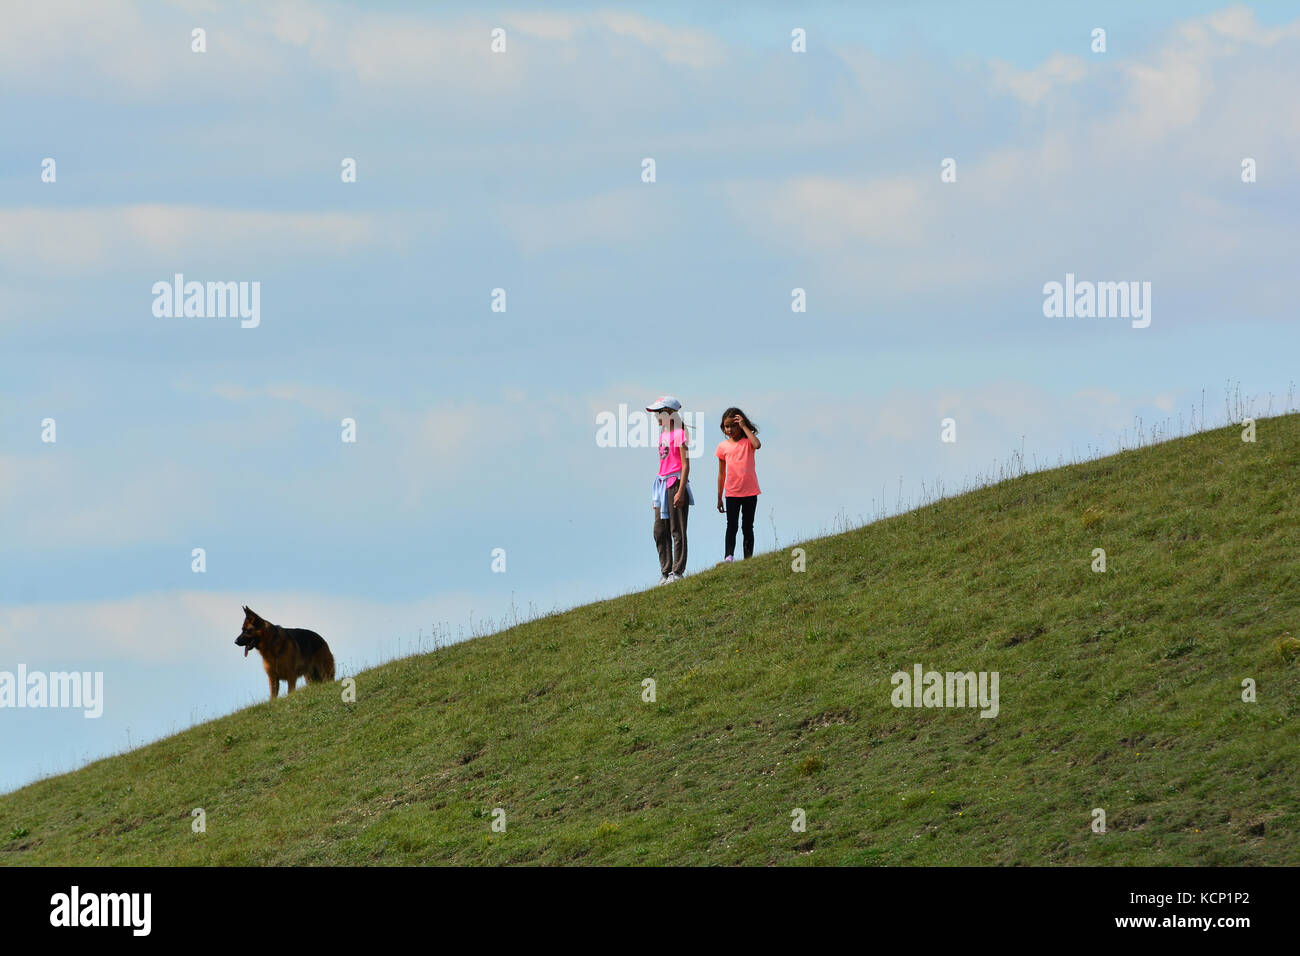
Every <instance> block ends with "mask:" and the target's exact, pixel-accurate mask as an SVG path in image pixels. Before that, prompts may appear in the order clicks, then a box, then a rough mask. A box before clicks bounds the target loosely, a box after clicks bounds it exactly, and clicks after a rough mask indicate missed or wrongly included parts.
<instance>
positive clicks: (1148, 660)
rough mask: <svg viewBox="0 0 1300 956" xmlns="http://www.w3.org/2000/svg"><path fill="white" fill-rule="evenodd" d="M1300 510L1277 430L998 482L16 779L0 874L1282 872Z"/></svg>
mask: <svg viewBox="0 0 1300 956" xmlns="http://www.w3.org/2000/svg"><path fill="white" fill-rule="evenodd" d="M1298 489H1300V416H1296V415H1291V416H1286V417H1282V418H1275V419H1271V420H1267V421H1261V422H1260V423H1259V426H1258V441H1257V442H1256V443H1255V444H1248V443H1243V442H1242V441H1241V438H1240V429H1238V428H1224V429H1218V430H1216V431H1212V432H1206V433H1202V434H1200V435H1196V436H1193V437H1190V438H1185V439H1179V440H1176V441H1173V442H1169V443H1166V444H1163V445H1159V446H1155V447H1151V448H1145V449H1141V450H1138V451H1133V452H1125V453H1123V454H1120V455H1117V456H1113V457H1110V458H1106V459H1101V460H1098V461H1094V462H1089V463H1086V464H1081V465H1074V466H1070V467H1066V468H1062V469H1057V470H1054V471H1049V472H1042V473H1039V474H1035V475H1029V476H1026V477H1022V478H1018V479H1015V480H1013V481H1008V482H1004V483H1002V484H1000V485H997V486H995V487H991V488H987V489H983V490H980V491H977V492H974V493H971V494H968V495H963V496H961V497H958V498H953V499H949V500H946V501H942V502H939V503H937V504H935V505H931V506H929V507H924V508H921V509H919V510H917V511H914V512H911V513H908V514H905V515H901V516H899V517H895V518H891V519H888V520H885V521H880V522H877V523H875V524H873V525H870V526H868V527H865V528H862V529H859V530H856V531H852V532H849V533H847V534H841V535H837V536H834V537H829V538H823V539H819V540H816V541H811V542H807V543H805V544H804V545H803V548H804V549H805V551H806V561H807V566H806V567H807V569H806V571H805V572H803V573H795V572H793V571H792V570H791V556H790V552H789V550H788V549H787V550H786V551H783V552H781V553H777V554H771V555H764V556H761V557H759V558H758V559H756V560H753V561H750V562H746V563H744V564H737V565H734V566H732V567H727V568H719V569H715V570H709V571H706V572H704V573H700V574H697V575H693V576H691V577H688V578H687V579H686V580H684V581H682V582H681V583H678V584H674V585H671V586H668V587H665V588H661V589H650V590H648V591H645V592H643V593H639V594H633V595H629V596H626V597H622V598H618V599H615V600H610V601H605V602H602V603H599V604H593V605H589V606H586V607H581V608H578V609H576V610H573V611H571V612H568V613H564V614H559V615H555V616H552V617H548V618H545V619H541V620H538V621H534V622H531V623H528V624H524V625H521V626H519V627H516V628H512V629H511V630H508V631H505V632H502V633H499V634H494V635H491V636H488V637H484V638H480V639H477V640H473V641H469V642H467V643H464V644H460V645H457V646H454V647H451V648H449V649H446V650H442V651H439V652H437V653H434V654H430V655H425V656H420V657H413V658H407V659H405V660H401V661H395V662H392V663H390V664H386V665H384V666H381V667H378V668H375V669H373V670H370V671H367V672H365V673H363V674H361V675H360V676H359V677H358V679H357V699H356V702H355V703H344V702H343V701H342V700H341V699H340V697H341V694H340V688H339V687H338V686H327V687H312V688H310V689H308V690H306V691H303V690H300V691H298V692H296V693H295V694H294V695H293V696H292V697H290V698H288V699H285V698H281V699H280V700H279V701H277V702H275V704H273V705H269V706H268V705H265V704H263V705H258V706H254V707H250V708H247V709H245V710H243V711H240V712H238V713H235V714H232V715H230V716H229V717H225V718H222V719H220V720H215V721H212V722H210V723H206V724H203V725H201V726H198V727H195V728H192V729H190V730H187V731H185V732H183V733H180V734H177V735H176V736H174V737H171V738H168V739H166V740H163V741H160V742H158V743H155V744H152V745H150V746H147V747H144V748H141V749H139V750H137V751H133V752H131V753H129V754H125V755H123V756H119V757H114V758H110V759H106V760H102V761H100V762H98V763H95V764H93V765H91V766H88V767H86V768H84V769H82V770H80V771H77V772H75V773H70V774H66V775H64V776H61V777H57V778H53V779H49V780H44V781H41V782H38V783H36V784H33V785H31V786H29V787H26V788H24V789H23V790H20V791H17V792H16V793H13V794H10V795H8V796H4V797H0V841H3V842H0V862H4V863H10V864H14V863H18V864H24V863H28V864H60V863H102V864H109V863H112V864H118V863H131V864H169V863H182V864H194V863H209V864H234V863H241V864H248V863H252V864H312V863H350V864H352V863H380V864H418V863H434V862H437V863H504V862H542V863H571V862H583V863H602V864H604V863H647V864H659V863H669V864H699V863H726V864H731V863H747V864H767V863H880V864H895V865H896V864H1004V863H1018V864H1040V863H1073V864H1120V863H1123V864H1138V863H1140V864H1191V863H1202V864H1253V863H1262V864H1283V863H1289V864H1295V863H1300V832H1298V831H1300V811H1298V810H1297V805H1298V803H1300V801H1297V798H1296V793H1297V779H1298V777H1300V769H1298V768H1300V734H1298V732H1297V727H1296V717H1297V711H1300V662H1297V660H1296V650H1297V648H1298V647H1300V643H1298V642H1297V641H1296V638H1300V598H1298V597H1297V594H1298V592H1300V504H1298V503H1297V490H1298ZM703 528H704V525H703V524H701V525H700V530H699V531H697V532H696V540H697V542H703V541H704V539H705V533H704V531H703ZM710 533H712V532H710ZM718 534H719V536H720V532H718ZM1097 547H1101V548H1104V549H1105V550H1106V555H1107V558H1106V560H1107V570H1106V571H1105V573H1094V572H1093V571H1092V570H1091V563H1092V550H1093V548H1097ZM693 550H694V551H695V553H696V554H703V553H707V552H710V551H711V550H712V549H711V548H709V547H707V546H703V545H702V544H698V543H697V545H696V547H695V548H694V549H693ZM649 553H650V552H649V542H648V541H647V554H649ZM915 664H921V665H922V666H923V668H924V669H925V670H930V669H934V670H938V671H967V670H970V671H977V672H978V671H997V672H998V673H999V675H1000V684H999V697H1000V712H999V713H998V715H997V716H996V717H995V718H990V719H985V718H981V717H980V716H979V713H978V712H977V710H975V709H955V708H945V709H934V708H930V709H926V708H921V709H912V708H895V707H894V706H892V705H891V702H890V697H891V692H892V690H893V686H892V684H891V681H890V677H891V674H893V673H894V672H895V671H907V672H909V673H910V672H911V671H912V668H913V665H915ZM1248 677H1249V678H1253V679H1254V680H1255V681H1256V683H1257V686H1258V702H1257V703H1244V702H1243V701H1242V699H1241V695H1242V689H1241V685H1242V680H1243V679H1244V678H1248ZM645 678H653V679H654V680H655V681H656V683H657V700H656V701H655V702H654V703H646V702H643V700H642V681H643V680H644V679H645ZM249 679H250V680H252V679H253V678H252V677H251V676H250V678H249ZM196 807H202V808H203V809H204V811H205V813H206V821H207V832H206V833H203V834H194V833H192V832H191V810H192V809H193V808H196ZM497 807H500V808H503V809H504V811H505V814H506V817H505V820H506V824H507V827H506V832H504V833H494V832H492V831H491V827H490V824H491V822H492V818H493V817H492V810H493V808H497ZM795 808H802V809H803V810H804V811H805V812H806V814H807V830H806V832H804V833H796V832H793V831H792V829H791V825H790V824H791V813H792V811H793V810H794V809H795ZM1093 808H1103V809H1104V810H1105V811H1106V814H1107V825H1108V828H1107V832H1106V833H1104V834H1097V833H1094V832H1092V830H1091V827H1090V824H1091V823H1092V819H1093V817H1092V811H1093Z"/></svg>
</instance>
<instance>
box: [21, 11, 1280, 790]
mask: <svg viewBox="0 0 1300 956" xmlns="http://www.w3.org/2000/svg"><path fill="white" fill-rule="evenodd" d="M699 6H701V5H700V4H678V3H667V2H661V3H656V4H645V5H639V6H631V5H608V6H607V5H591V4H579V5H560V4H553V5H548V7H547V11H548V12H539V9H538V8H535V7H533V6H532V5H528V6H523V7H511V6H501V7H494V6H492V5H489V4H457V3H445V4H438V5H437V6H436V8H434V7H433V5H426V4H414V3H407V4H397V3H372V4H367V5H365V6H364V7H362V6H343V5H332V4H324V3H311V4H308V3H297V2H266V3H249V4H239V3H233V2H221V3H201V2H181V3H171V4H162V3H144V2H129V0H105V2H103V3H96V4H93V5H86V4H81V3H76V2H63V0H50V2H44V3H40V4H15V5H11V6H10V7H8V8H6V11H5V19H6V24H5V29H4V30H3V32H0V92H2V94H3V95H0V129H3V130H4V132H5V135H4V140H3V145H2V146H0V542H2V545H0V671H15V670H16V669H17V667H18V665H19V664H22V665H24V666H26V668H27V669H28V670H46V671H54V670H65V669H77V670H83V671H85V670H89V671H103V673H104V694H105V701H104V715H103V716H102V717H101V718H99V719H98V720H86V719H84V718H83V717H82V716H81V715H80V713H79V712H75V711H73V712H70V711H57V710H40V711H38V710H15V709H0V739H2V740H3V741H4V746H3V748H2V750H0V754H2V756H0V789H9V788H12V787H15V786H19V785H21V784H23V783H25V782H28V781H30V780H32V779H34V778H35V777H37V776H39V775H42V774H48V773H51V772H59V771H64V770H68V769H72V768H74V767H76V766H78V765H80V764H81V763H82V762H84V761H85V760H87V759H90V758H94V757H97V756H101V755H103V754H106V753H112V752H117V751H120V750H121V749H123V748H125V747H126V746H127V745H128V742H129V743H131V744H138V743H139V742H141V741H142V740H148V739H153V738H156V737H158V736H160V735H164V734H167V733H170V732H172V731H174V730H179V729H181V728H183V727H185V726H187V725H189V724H191V723H193V722H195V721H197V720H202V719H207V718H210V717H213V716H216V715H220V714H222V713H226V712H229V711H230V710H232V709H234V708H236V707H240V706H244V705H246V704H249V703H251V702H254V701H259V700H261V699H263V698H264V697H265V694H266V684H265V680H264V678H263V676H262V673H261V668H260V665H259V663H258V662H256V659H255V658H250V659H249V660H245V659H244V658H243V657H242V656H241V655H240V652H239V650H238V649H237V648H235V647H234V645H233V640H234V638H235V636H236V634H237V633H238V630H239V627H240V624H241V612H240V606H241V605H242V604H250V605H252V606H253V608H254V609H256V610H258V611H259V612H261V613H262V614H263V615H265V616H266V617H268V618H269V619H270V620H272V621H274V622H276V623H283V624H287V625H290V626H302V627H310V628H313V629H315V630H317V631H319V632H320V633H321V634H323V635H324V636H325V637H326V639H327V640H328V641H329V642H330V644H331V645H332V647H333V648H334V651H335V654H336V656H337V657H338V659H339V663H340V670H341V671H342V672H343V673H355V672H356V671H357V670H358V669H360V668H361V667H363V666H365V665H368V664H374V663H377V662H379V661H381V660H384V659H387V658H391V657H393V656H395V655H398V654H402V653H410V652H412V651H414V650H415V649H417V647H418V646H419V642H420V641H421V640H423V641H425V642H426V643H427V642H428V640H429V638H430V635H431V633H433V632H435V631H437V632H438V633H440V634H442V635H443V636H444V637H451V638H456V637H458V636H464V635H467V634H469V633H471V632H476V631H482V630H484V629H485V628H491V627H494V626H495V623H494V622H498V621H501V620H502V619H504V618H507V617H512V616H513V615H514V614H515V613H516V609H517V613H518V614H519V615H521V616H522V615H526V614H528V613H530V612H531V611H540V612H545V611H550V610H552V609H556V608H564V607H570V606H573V605H575V604H580V603H585V602H587V601H590V600H593V599H597V598H601V597H606V596H611V595H615V594H619V593H624V592H626V591H629V590H633V589H639V588H643V587H646V586H649V585H650V584H652V583H653V582H654V580H655V579H656V578H657V576H658V569H657V561H656V558H655V553H654V545H653V543H652V541H651V536H650V527H651V514H650V509H649V486H650V479H651V477H652V475H653V474H654V471H655V468H656V465H657V460H656V456H655V453H654V452H653V451H651V450H649V449H646V448H629V447H623V448H619V447H613V448H609V447H600V445H599V444H598V443H597V441H596V433H597V428H596V419H597V416H598V415H600V414H601V413H602V412H605V411H611V412H617V410H618V408H619V406H620V404H624V405H627V406H628V407H629V408H631V409H636V408H638V407H641V406H644V405H645V404H646V403H647V402H648V401H649V400H651V399H652V398H654V397H655V396H656V395H658V394H661V393H663V392H670V393H673V394H676V395H677V396H679V397H680V398H681V399H682V400H683V402H684V403H685V407H686V409H687V411H690V412H698V413H700V414H701V415H702V416H703V421H704V427H703V429H702V434H701V435H700V436H699V440H700V442H701V444H702V445H704V446H705V447H706V452H705V454H706V456H708V457H705V458H702V459H697V467H700V468H702V469H703V470H702V471H701V472H700V476H701V479H700V481H699V482H698V483H697V484H696V492H697V499H698V500H699V501H700V503H701V504H703V505H704V507H703V508H701V509H697V510H696V512H695V514H694V516H693V517H692V519H691V524H690V529H691V556H692V559H691V565H690V569H689V570H691V571H699V570H703V569H704V568H707V567H710V566H711V565H712V564H713V563H714V562H715V561H717V560H718V559H719V558H720V557H721V553H722V532H723V521H722V519H721V517H720V516H718V515H717V514H716V513H714V512H713V511H712V507H711V504H710V502H711V501H712V498H713V475H714V474H715V467H714V466H713V464H712V459H711V454H712V451H711V449H712V447H713V445H714V444H715V443H716V442H717V440H718V439H719V438H720V437H721V436H720V433H719V432H718V430H717V420H718V417H719V415H720V413H721V411H722V409H723V408H725V407H726V406H727V405H731V404H736V405H740V406H742V407H743V408H744V409H745V410H746V411H747V412H748V413H749V415H750V416H751V417H752V418H753V419H754V420H755V421H756V422H758V423H759V425H760V426H761V428H762V436H763V439H764V447H763V450H762V451H761V452H760V453H759V455H758V471H759V477H760V481H761V483H762V486H763V491H764V494H763V496H762V497H761V498H760V500H759V507H758V521H757V531H758V545H759V549H760V550H770V549H772V548H774V547H778V546H783V545H784V546H788V545H789V544H790V543H792V542H794V541H796V540H799V539H801V538H807V537H810V536H813V535H815V534H817V533H819V532H821V531H824V530H830V529H832V528H833V527H836V526H837V525H838V524H839V523H840V522H842V521H844V520H846V519H847V520H849V521H853V522H858V521H862V520H868V519H870V518H871V517H873V516H874V515H876V514H878V513H879V512H880V511H881V510H882V509H883V510H884V511H893V510H895V509H896V507H897V506H898V503H899V500H900V497H901V500H902V501H903V502H904V503H906V502H907V501H908V500H914V499H915V498H917V497H918V496H919V494H920V491H921V488H922V483H923V482H924V483H925V487H926V488H932V487H934V486H935V485H936V484H937V483H942V486H943V487H944V488H946V489H947V490H949V491H952V490H956V489H958V488H960V487H962V486H963V484H965V483H968V482H972V481H975V480H977V479H978V478H979V477H980V476H983V475H987V474H988V473H989V472H990V471H996V469H997V466H998V464H999V463H1001V462H1005V461H1006V460H1007V458H1008V457H1009V455H1010V454H1011V453H1012V452H1013V451H1014V450H1020V449H1022V448H1023V450H1024V455H1025V457H1026V459H1027V460H1028V461H1029V462H1030V463H1031V464H1032V463H1033V462H1035V461H1036V462H1037V463H1038V464H1040V465H1042V464H1044V463H1051V464H1055V463H1056V462H1057V461H1058V460H1060V459H1061V458H1064V459H1067V460H1068V459H1071V458H1076V457H1086V456H1088V455H1091V454H1095V453H1097V451H1098V450H1102V451H1110V450H1113V449H1114V448H1115V447H1116V442H1117V441H1120V440H1122V439H1123V438H1124V437H1125V435H1128V436H1129V437H1130V438H1131V437H1132V436H1133V435H1134V434H1135V423H1136V422H1137V421H1138V420H1139V419H1140V420H1141V421H1142V422H1143V423H1144V426H1145V427H1147V428H1149V427H1150V425H1151V424H1152V423H1154V422H1157V421H1165V420H1168V421H1170V422H1171V423H1172V424H1173V425H1174V427H1175V428H1176V427H1177V423H1178V421H1179V420H1180V418H1181V419H1182V420H1183V421H1184V422H1186V421H1189V420H1190V418H1191V416H1192V414H1193V412H1194V410H1195V414H1197V415H1199V413H1200V409H1201V407H1202V403H1204V407H1205V411H1206V415H1207V417H1208V418H1209V419H1210V423H1211V424H1219V423H1222V421H1224V420H1225V418H1226V414H1227V413H1226V411H1225V408H1224V405H1225V402H1224V397H1225V396H1224V393H1225V385H1226V384H1227V383H1231V386H1230V390H1231V391H1233V392H1236V391H1238V389H1239V390H1240V393H1241V395H1242V396H1243V398H1245V399H1249V400H1254V402H1255V406H1256V407H1255V410H1256V411H1259V412H1263V411H1265V410H1266V409H1267V407H1268V404H1269V402H1270V401H1271V402H1272V409H1273V411H1274V412H1280V411H1282V410H1284V409H1285V408H1286V407H1288V405H1294V404H1295V401H1296V399H1297V398H1300V396H1297V395H1296V394H1295V393H1292V395H1291V397H1290V398H1288V392H1289V390H1291V389H1292V388H1293V381H1294V379H1295V377H1296V376H1295V369H1296V363H1295V357H1296V355H1297V354H1300V324H1298V321H1300V320H1298V317H1297V310H1296V307H1295V306H1296V293H1295V285H1294V282H1295V276H1296V274H1297V269H1296V264H1297V263H1298V262H1300V233H1297V230H1296V229H1295V225H1294V224H1295V222H1296V218H1297V214H1298V213H1300V186H1298V185H1297V184H1298V183H1300V112H1297V110H1296V109H1295V104H1296V102H1297V101H1300V15H1297V14H1296V13H1295V11H1294V8H1293V7H1292V9H1291V10H1290V11H1288V10H1287V7H1288V6H1289V5H1287V4H1281V3H1279V4H1276V5H1274V4H1253V5H1235V6H1224V5H1222V4H1215V3H1202V2H1196V0H1187V2H1177V3H1175V2H1160V0H1151V2H1144V3H1142V4H1132V3H1130V2H1113V3H1111V2H1104V3H1103V2H1091V3H1088V4H1068V5H1066V4H1033V3H1029V2H1023V3H997V2H990V3H982V4H966V3H957V2H952V3H912V4H906V5H904V4H902V3H897V4H894V3H891V4H854V5H850V4H838V3H836V4H825V5H816V4H812V5H799V6H800V7H805V6H807V7H808V8H807V9H800V10H799V12H798V13H797V14H792V13H790V12H784V11H782V9H781V5H778V4H760V3H754V4H726V5H710V6H711V9H710V10H709V11H707V12H701V11H699V10H698V9H693V8H695V7H699ZM786 6H792V5H786ZM195 28H202V29H203V30H204V31H205V37H206V52H203V53H197V52H194V51H193V49H192V43H193V41H192V31H193V30H194V29H195ZM496 28H500V29H502V30H504V31H505V32H504V36H505V42H506V49H505V52H502V53H494V52H493V51H492V49H491V42H492V31H493V30H494V29H496ZM796 28H801V29H803V30H804V31H805V32H806V37H807V41H806V42H807V50H806V52H803V53H796V52H793V51H792V50H791V32H792V30H794V29H796ZM1097 28H1101V29H1104V30H1105V31H1106V33H1105V44H1106V48H1105V52H1099V51H1095V50H1094V49H1093V47H1094V38H1093V37H1094V33H1093V31H1094V30H1095V29H1097ZM346 158H350V159H353V160H355V162H356V169H357V181H356V182H354V183H345V182H343V181H342V176H341V169H342V164H343V162H344V160H345V159H346ZM646 158H651V159H653V160H654V162H655V173H656V175H655V181H654V182H652V183H647V182H644V181H643V179H642V169H643V160H645V159H646ZM47 159H52V160H54V171H55V178H54V181H53V182H46V181H43V176H42V173H43V170H44V169H46V168H47V166H48V164H45V160H47ZM946 159H952V160H954V161H955V169H956V181H955V182H944V181H943V180H942V178H941V172H942V167H943V163H944V161H945V160H946ZM1247 159H1251V160H1253V161H1254V168H1255V172H1256V180H1257V181H1255V182H1253V183H1244V182H1243V181H1242V164H1243V161H1244V160H1247ZM45 178H48V176H47V177H45ZM176 273H182V274H184V276H185V277H186V279H187V280H197V281H202V282H206V281H233V282H253V281H256V282H259V283H260V290H261V321H260V325H258V327H256V328H241V326H240V323H239V321H238V320H237V319H230V318H159V317H157V316H155V315H154V312H153V308H152V306H153V302H154V296H153V293H152V291H151V290H152V287H153V285H154V283H155V282H159V281H170V280H171V278H172V276H173V275H175V274H176ZM1067 273H1073V274H1074V275H1075V276H1076V277H1077V278H1078V279H1079V280H1093V281H1139V282H1150V283H1151V289H1152V293H1151V301H1150V308H1151V324H1150V326H1149V327H1148V328H1144V329H1136V328H1133V327H1132V325H1131V323H1130V322H1129V321H1128V320H1127V319H1123V318H1094V319H1081V318H1072V319H1066V318H1048V317H1045V316H1044V313H1043V300H1044V294H1043V287H1044V285H1045V284H1046V283H1049V282H1053V281H1056V282H1064V280H1065V276H1066V274H1067ZM498 288H500V289H504V290H505V292H506V311H504V312H500V311H493V310H492V307H491V306H492V295H493V290H494V289H498ZM796 288H800V289H803V290H805V293H806V299H807V311H806V312H801V313H799V312H793V311H792V310H791V301H792V298H791V296H792V290H793V289H796ZM948 417H951V418H953V419H955V421H956V423H957V439H958V440H957V441H956V442H955V443H943V442H941V441H940V440H939V439H940V421H941V420H942V419H944V418H948ZM345 418H351V419H354V420H355V421H356V423H357V441H356V442H355V443H345V442H343V441H341V439H340V435H341V422H342V420H343V419H345ZM46 419H53V420H54V422H55V427H56V437H57V441H55V442H53V443H50V442H46V441H42V433H43V430H44V429H43V424H42V423H43V422H44V420H46ZM900 489H901V491H900ZM200 547H201V548H204V549H206V554H207V571H206V573H203V574H195V573H193V572H192V570H191V560H192V559H191V552H192V550H193V549H194V548H200ZM494 548H504V549H505V552H506V571H505V573H494V572H493V571H492V551H493V549H494Z"/></svg>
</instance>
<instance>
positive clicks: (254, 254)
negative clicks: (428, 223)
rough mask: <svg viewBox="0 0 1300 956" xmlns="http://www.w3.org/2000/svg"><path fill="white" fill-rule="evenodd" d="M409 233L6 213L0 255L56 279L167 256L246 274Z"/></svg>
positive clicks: (96, 210)
mask: <svg viewBox="0 0 1300 956" xmlns="http://www.w3.org/2000/svg"><path fill="white" fill-rule="evenodd" d="M404 234H405V230H404V229H403V227H402V226H401V224H400V222H398V221H396V220H395V219H393V218H392V217H390V216H385V215H379V214H371V213H334V212H265V211H262V210H240V209H224V208H220V207H215V206H190V205H165V204H160V203H144V204H136V205H125V206H95V207H80V208H63V207H54V208H49V207H39V206H23V207H18V208H10V209H0V256H3V257H4V258H5V260H6V261H7V262H8V263H9V264H10V265H12V266H14V267H15V268H20V269H24V270H39V271H41V272H43V273H45V274H51V273H52V274H56V275H66V274H68V273H70V272H72V271H73V270H76V272H77V273H78V274H79V275H82V276H84V275H85V274H87V273H89V272H95V271H100V272H102V271H106V270H109V269H114V268H118V267H120V266H121V265H122V264H123V263H127V262H133V261H135V262H138V261H139V257H142V256H150V257H154V258H157V257H160V256H166V257H168V259H169V260H170V261H172V262H175V263H176V268H178V269H183V268H184V264H185V260H186V259H187V258H190V259H193V258H195V257H205V258H206V257H213V256H223V257H226V258H228V259H230V260H232V261H235V260H237V261H239V262H241V263H244V266H243V267H244V268H248V267H250V266H255V265H256V264H258V263H262V262H266V261H268V260H270V261H275V260H285V259H293V258H298V257H302V256H305V255H346V254H347V253H349V252H352V251H355V250H357V249H360V248H364V247H367V246H392V245H396V244H399V243H400V242H401V241H402V236H403V235H404ZM158 278H160V279H161V278H165V277H164V276H159V277H158ZM208 278H210V277H208ZM219 278H229V277H219Z"/></svg>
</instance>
